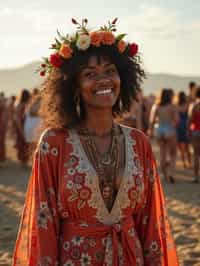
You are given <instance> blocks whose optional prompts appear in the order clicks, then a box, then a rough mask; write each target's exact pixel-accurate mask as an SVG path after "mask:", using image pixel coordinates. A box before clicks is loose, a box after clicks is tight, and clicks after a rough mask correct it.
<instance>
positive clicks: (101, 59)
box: [85, 55, 112, 67]
mask: <svg viewBox="0 0 200 266" xmlns="http://www.w3.org/2000/svg"><path fill="white" fill-rule="evenodd" d="M110 64H112V62H111V60H110V59H109V58H108V57H106V56H95V55H92V56H90V57H89V59H88V62H87V64H86V65H85V67H93V66H94V67H95V66H97V65H110Z"/></svg>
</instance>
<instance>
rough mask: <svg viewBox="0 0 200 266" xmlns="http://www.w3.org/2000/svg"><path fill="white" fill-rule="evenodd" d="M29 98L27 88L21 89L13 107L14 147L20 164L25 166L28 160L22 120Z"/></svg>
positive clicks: (23, 119)
mask: <svg viewBox="0 0 200 266" xmlns="http://www.w3.org/2000/svg"><path fill="white" fill-rule="evenodd" d="M29 99H30V93H29V91H28V90H26V89H23V90H22V91H21V93H20V96H19V99H18V102H17V104H16V108H15V115H14V123H15V130H16V145H15V147H16V149H17V158H18V160H19V161H20V164H21V166H23V167H24V166H26V165H27V162H28V144H27V143H26V140H25V137H24V121H25V110H26V107H27V104H28V102H29Z"/></svg>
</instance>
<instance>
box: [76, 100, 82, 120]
mask: <svg viewBox="0 0 200 266" xmlns="http://www.w3.org/2000/svg"><path fill="white" fill-rule="evenodd" d="M75 104H76V114H77V115H78V117H79V118H80V117H81V107H80V96H76V97H75Z"/></svg>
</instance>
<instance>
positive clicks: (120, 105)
mask: <svg viewBox="0 0 200 266" xmlns="http://www.w3.org/2000/svg"><path fill="white" fill-rule="evenodd" d="M122 109H123V103H122V99H121V97H120V98H119V110H120V112H122Z"/></svg>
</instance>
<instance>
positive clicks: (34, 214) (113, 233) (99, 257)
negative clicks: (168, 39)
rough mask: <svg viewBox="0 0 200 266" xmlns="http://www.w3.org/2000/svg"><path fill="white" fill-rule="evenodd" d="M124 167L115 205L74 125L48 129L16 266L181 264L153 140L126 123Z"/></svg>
mask: <svg viewBox="0 0 200 266" xmlns="http://www.w3.org/2000/svg"><path fill="white" fill-rule="evenodd" d="M122 130H123V133H124V136H125V145H126V165H125V169H124V174H123V177H122V181H121V184H120V187H119V190H118V193H117V196H116V199H115V202H114V204H113V207H112V209H111V211H108V209H107V207H106V205H105V203H104V200H103V198H102V195H101V191H100V188H99V180H98V176H97V173H96V171H95V169H94V168H93V166H92V164H91V163H90V161H89V160H88V158H87V156H86V153H85V151H84V149H83V146H82V145H81V142H80V139H79V136H78V135H77V133H76V132H75V131H74V130H58V129H57V130H47V131H46V132H45V133H44V134H43V135H42V137H41V140H40V143H39V146H38V149H37V151H36V154H35V159H34V163H33V170H32V174H31V177H30V181H29V186H28V190H27V195H26V202H25V206H24V210H23V215H22V219H21V225H20V229H19V233H18V237H17V241H16V247H15V251H14V256H13V266H19V265H20V266H27V265H30V266H36V265H37V266H79V265H80V266H89V265H93V266H112V265H114V266H126V265H129V266H130V265H133V266H144V265H145V266H167V265H170V266H171V265H173V266H176V265H178V260H177V256H176V250H175V246H174V241H173V238H172V236H171V230H170V224H169V220H168V218H167V212H166V208H165V201H164V197H163V192H162V188H161V185H160V180H159V176H158V173H157V169H156V164H155V160H154V157H153V155H152V150H151V146H150V144H149V142H148V140H147V138H146V137H145V136H144V135H143V133H141V132H140V131H138V130H135V129H130V128H128V127H124V126H122Z"/></svg>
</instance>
